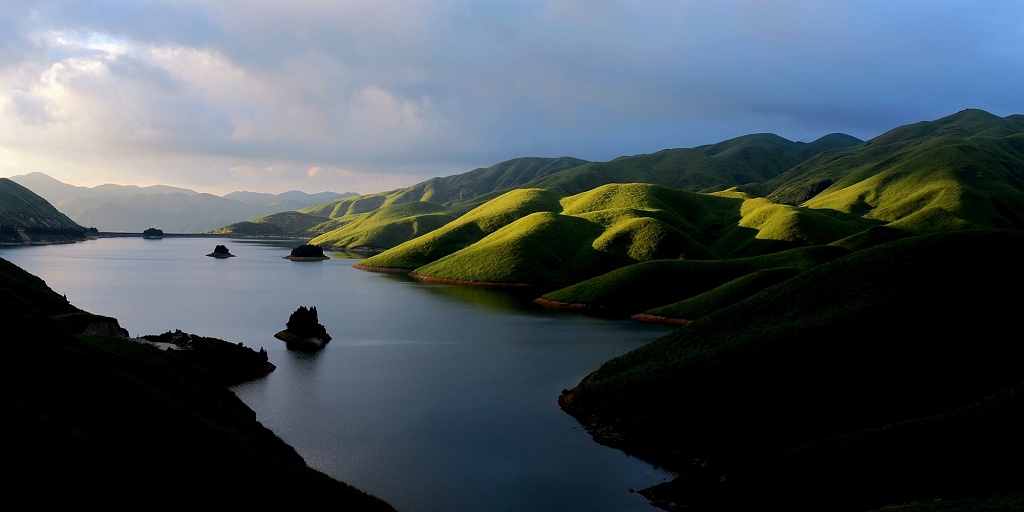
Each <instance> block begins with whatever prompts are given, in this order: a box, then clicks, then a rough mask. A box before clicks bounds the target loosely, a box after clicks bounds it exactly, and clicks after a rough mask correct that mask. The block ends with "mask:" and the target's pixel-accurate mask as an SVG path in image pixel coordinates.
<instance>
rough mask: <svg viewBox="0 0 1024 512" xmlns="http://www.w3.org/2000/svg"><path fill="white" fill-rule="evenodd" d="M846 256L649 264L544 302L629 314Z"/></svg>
mask: <svg viewBox="0 0 1024 512" xmlns="http://www.w3.org/2000/svg"><path fill="white" fill-rule="evenodd" d="M847 254H849V251H848V250H846V249H843V248H839V247H828V246H812V247H801V248H796V249H790V250H787V251H781V252H777V253H772V254H767V255H762V256H754V257H749V258H732V259H723V260H706V261H699V260H679V259H674V260H669V259H665V260H655V261H645V262H642V263H637V264H635V265H630V266H627V267H623V268H620V269H617V270H614V271H611V272H608V273H607V274H603V275H600V276H597V277H594V278H592V279H588V280H586V281H583V282H580V283H577V284H574V285H572V286H569V287H566V288H562V289H560V290H555V291H553V292H550V293H547V294H545V295H544V296H543V298H544V299H547V300H550V301H556V302H561V303H566V304H580V305H584V306H586V307H587V308H589V309H591V310H595V311H604V312H607V313H614V314H630V313H636V312H640V311H644V310H647V309H651V308H655V307H658V306H665V305H668V304H672V303H674V302H678V301H681V300H684V299H688V298H691V297H694V296H697V295H700V294H702V293H705V292H707V291H710V290H713V289H715V288H717V287H719V286H721V285H724V284H726V283H728V282H730V281H732V280H734V279H737V278H740V277H743V276H746V275H748V274H751V273H754V272H757V271H759V270H766V269H775V268H781V267H787V268H794V269H798V270H804V269H808V268H812V267H815V266H817V265H820V264H822V263H825V262H828V261H832V260H834V259H836V258H839V257H841V256H845V255H847ZM681 318H685V317H681Z"/></svg>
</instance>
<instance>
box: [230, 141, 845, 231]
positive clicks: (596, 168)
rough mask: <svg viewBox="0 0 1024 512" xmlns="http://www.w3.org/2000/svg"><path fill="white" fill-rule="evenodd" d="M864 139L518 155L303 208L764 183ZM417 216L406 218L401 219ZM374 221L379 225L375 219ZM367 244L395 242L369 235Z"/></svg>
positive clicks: (318, 212) (355, 208)
mask: <svg viewBox="0 0 1024 512" xmlns="http://www.w3.org/2000/svg"><path fill="white" fill-rule="evenodd" d="M860 142H861V141H860V140H858V139H856V138H854V137H850V136H848V135H842V134H832V135H827V136H825V137H822V138H821V139H819V140H817V141H815V142H812V143H803V142H792V141H788V140H786V139H784V138H782V137H779V136H777V135H772V134H756V135H747V136H744V137H738V138H736V139H732V140H729V141H724V142H721V143H718V144H714V145H708V146H700V147H698V148H694V149H668V150H664V151H659V152H657V153H653V154H650V155H636V156H631V157H621V158H617V159H615V160H612V161H611V162H587V161H585V160H580V159H576V158H570V157H561V158H517V159H513V160H508V161H505V162H501V163H499V164H496V165H493V166H491V167H487V168H482V169H475V170H473V171H469V172H466V173H463V174H458V175H454V176H448V177H444V178H432V179H430V180H427V181H424V182H422V183H418V184H416V185H413V186H411V187H407V188H404V189H399V190H393V191H390V192H381V193H377V194H368V195H364V196H358V197H348V198H343V199H338V200H335V201H330V202H328V203H324V204H321V205H317V206H312V207H308V208H305V209H302V210H300V211H301V212H302V213H305V214H309V215H314V216H318V217H328V218H330V219H332V222H330V223H326V224H323V225H321V226H319V227H318V228H317V230H316V232H315V233H314V232H306V233H305V234H307V235H314V236H315V235H319V234H326V233H327V232H328V231H329V228H337V227H340V226H344V225H347V224H349V223H350V222H352V221H353V220H355V216H357V215H360V214H365V213H369V212H371V211H373V210H376V209H377V208H382V207H386V206H390V205H396V204H401V203H407V202H430V203H434V204H438V205H442V206H447V207H450V208H452V209H451V210H450V211H449V212H448V213H449V214H451V215H453V216H458V215H460V214H462V213H466V212H467V211H469V210H470V209H472V208H474V207H476V206H479V205H481V204H483V203H485V202H487V201H490V200H493V199H496V198H497V197H499V196H501V195H502V194H504V193H506V192H508V191H510V190H513V189H522V188H542V189H547V190H551V191H553V192H556V193H557V194H559V195H563V196H566V195H574V194H577V193H580V192H585V191H587V190H591V189H593V188H596V187H598V186H601V185H606V184H610V183H634V182H635V183H652V184H659V185H664V186H667V187H671V188H679V189H684V190H690V191H697V190H703V189H711V188H716V187H718V188H719V189H720V188H723V187H728V186H733V185H742V184H752V183H753V184H757V183H762V182H764V181H767V180H768V179H771V178H772V177H775V176H777V175H778V174H780V173H782V172H784V171H786V170H787V169H789V168H791V167H792V166H794V165H796V164H798V163H800V162H802V161H803V160H806V159H807V158H808V157H810V156H811V155H814V154H816V153H818V152H820V151H825V150H827V149H832V148H836V147H846V146H850V145H854V144H859V143H860ZM412 220H413V219H411V218H405V219H404V220H403V221H402V222H406V223H409V222H412ZM252 222H257V221H256V220H254V221H252ZM426 222H427V223H429V222H430V221H429V220H428V221H426ZM225 229H228V228H225ZM371 229H372V230H375V231H379V230H378V229H377V228H376V227H373V228H371ZM399 231H400V230H399ZM406 232H408V230H406ZM279 234H285V233H279ZM373 237H374V235H373V234H372V233H363V232H361V231H359V229H358V228H357V227H350V228H349V229H348V230H346V231H345V232H343V233H340V234H338V235H336V236H332V238H331V239H324V240H325V241H327V240H330V243H331V244H332V245H333V246H335V247H344V246H345V244H347V243H350V242H348V241H345V242H343V243H339V242H337V241H336V240H335V239H338V240H348V239H355V238H363V239H364V241H367V240H369V239H370V238H373ZM407 240H408V239H407ZM401 241H406V240H401ZM365 245H373V246H376V247H384V248H390V247H392V246H393V245H380V244H378V245H374V244H373V243H369V242H368V241H367V243H366V244H365ZM394 245H397V244H394Z"/></svg>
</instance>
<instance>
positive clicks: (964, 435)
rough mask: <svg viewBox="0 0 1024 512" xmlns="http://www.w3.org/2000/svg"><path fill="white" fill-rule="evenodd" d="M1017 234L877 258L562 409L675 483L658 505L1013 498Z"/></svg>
mask: <svg viewBox="0 0 1024 512" xmlns="http://www.w3.org/2000/svg"><path fill="white" fill-rule="evenodd" d="M1022 247H1024V235H1022V234H1021V233H1020V232H1013V231H969V232H963V233H949V234H939V235H929V236H918V237H911V238H906V239H902V240H896V241H893V242H889V243H883V244H881V245H878V246H875V247H873V248H868V249H864V250H861V251H858V252H855V253H852V254H850V255H848V256H844V257H841V258H838V259H835V260H834V261H831V262H829V263H824V264H821V265H819V266H816V267H814V268H811V269H808V270H805V271H803V272H802V273H800V274H799V275H796V276H794V277H791V278H789V279H787V280H784V281H782V282H781V283H779V284H777V285H774V286H770V287H767V288H765V289H764V290H763V291H761V292H759V293H756V294H754V295H752V296H750V297H749V298H746V299H745V300H741V301H739V302H736V303H734V304H732V305H731V306H727V307H724V308H721V309H717V310H716V311H714V312H711V313H709V314H707V315H706V316H703V317H702V318H700V319H698V320H697V321H695V322H693V323H691V324H689V325H686V326H684V327H682V328H680V329H678V330H676V331H675V332H673V333H671V334H669V335H667V336H665V337H662V338H660V339H658V340H655V341H654V342H652V343H650V344H648V345H646V346H644V347H641V348H639V349H637V350H635V351H633V352H630V353H628V354H626V355H623V356H621V357H619V358H616V359H613V360H611V361H608V362H607V363H605V364H604V365H602V366H601V368H600V369H598V370H597V371H596V372H594V373H593V374H592V375H591V376H590V377H588V378H587V379H586V380H585V381H584V382H583V383H581V384H580V385H579V386H578V387H576V388H575V389H573V390H571V391H568V392H566V393H564V394H563V396H562V397H561V398H560V403H561V404H562V405H563V408H564V409H565V410H566V411H567V412H569V413H571V414H572V415H574V416H575V417H576V418H578V419H579V420H580V421H581V422H583V423H584V424H585V425H586V426H587V428H588V430H590V432H591V434H592V435H593V436H594V437H595V439H596V440H598V441H599V442H602V443H606V444H609V445H611V446H615V447H618V448H620V449H623V450H625V451H626V452H627V453H630V454H632V455H635V456H639V457H642V458H645V459H647V460H650V461H652V462H654V463H656V464H659V465H662V466H664V467H667V468H669V469H672V470H674V471H677V472H679V473H680V476H679V478H678V479H677V480H675V481H674V482H672V483H669V484H665V485H661V486H658V487H655V488H653V489H650V490H647V491H645V494H646V495H647V496H649V497H650V498H651V499H653V500H655V502H656V503H659V504H660V505H661V506H663V507H666V508H672V507H671V506H669V502H670V501H671V502H674V503H675V504H676V507H681V506H685V507H686V508H687V510H736V509H744V508H750V507H755V506H756V507H772V506H773V505H782V504H785V506H786V507H787V508H789V509H797V510H820V509H822V508H825V509H830V510H869V509H872V508H878V507H881V506H883V505H889V504H899V503H904V502H912V501H931V500H934V499H936V498H941V499H943V500H948V499H966V498H972V497H985V496H991V495H993V494H998V493H1021V492H1022V491H1024V473H1022V472H1021V470H1020V468H1019V467H1017V465H1016V464H1015V463H1014V462H1012V461H1015V460H1017V459H1018V458H1019V457H1020V456H1021V455H1024V443H1022V441H1021V438H1020V436H1019V432H1020V431H1021V429H1022V428H1024V399H1022V397H1024V392H1022V390H1021V386H1022V385H1024V384H1022V383H1024V372H1022V370H1021V367H1020V365H1019V364H1018V363H1019V361H1020V357H1021V355H1022V354H1024V347H1021V342H1020V341H1019V340H1018V337H1017V336H1015V335H1012V334H1010V333H1013V332H1016V326H1015V325H1014V322H1015V321H1016V320H1015V319H1016V315H1015V312H1014V311H1015V309H1016V308H1017V304H1016V301H1013V300H1005V298H1004V295H1003V294H1001V293H994V290H995V289H994V288H993V283H999V285H1000V286H1004V287H1006V289H1009V290H1013V289H1016V288H1017V287H1019V286H1021V285H1024V283H1022V282H1021V277H1020V273H1019V272H1016V268H1017V267H1018V265H1019V262H1018V259H1019V258H1018V256H1017V255H1018V254H1019V251H1020V249H1021V248H1022Z"/></svg>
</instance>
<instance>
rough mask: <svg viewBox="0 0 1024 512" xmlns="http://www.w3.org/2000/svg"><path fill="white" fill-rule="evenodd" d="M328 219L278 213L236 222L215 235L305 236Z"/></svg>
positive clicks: (294, 213)
mask: <svg viewBox="0 0 1024 512" xmlns="http://www.w3.org/2000/svg"><path fill="white" fill-rule="evenodd" d="M328 220H330V219H327V218H326V217H317V216H315V215H307V214H305V213H299V212H280V213H274V214H271V215H267V216H265V217H257V218H255V219H252V220H248V221H243V222H236V223H234V224H230V225H228V226H224V227H222V228H220V229H218V230H216V231H215V232H216V233H233V234H236V235H242V236H261V235H262V236H267V235H271V236H275V235H276V236H281V235H287V236H305V235H307V234H308V233H309V232H310V230H312V229H313V228H315V227H316V226H319V225H321V224H323V223H325V222H327V221H328Z"/></svg>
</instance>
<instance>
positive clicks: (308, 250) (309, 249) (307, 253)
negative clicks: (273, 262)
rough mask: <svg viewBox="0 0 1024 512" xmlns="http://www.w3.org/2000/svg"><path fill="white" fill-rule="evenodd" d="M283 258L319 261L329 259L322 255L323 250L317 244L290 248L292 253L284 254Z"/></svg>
mask: <svg viewBox="0 0 1024 512" xmlns="http://www.w3.org/2000/svg"><path fill="white" fill-rule="evenodd" d="M284 259H286V260H292V261H320V260H329V259H330V258H328V257H327V256H324V250H323V248H321V247H320V246H319V245H310V244H306V245H300V246H298V247H296V248H294V249H292V253H291V254H289V255H288V256H285V257H284Z"/></svg>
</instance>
